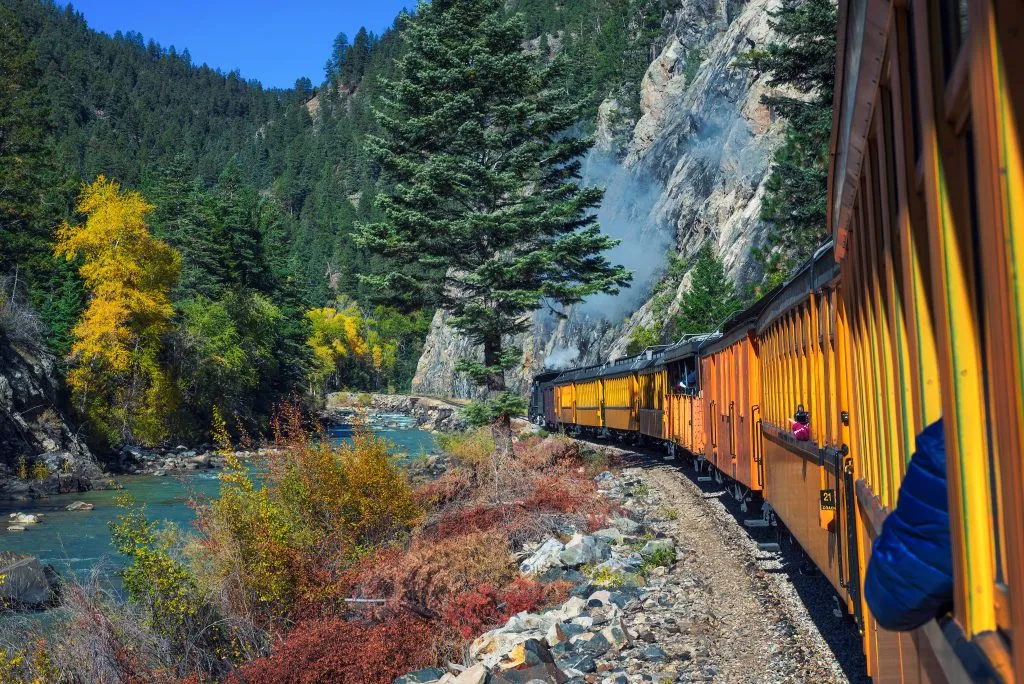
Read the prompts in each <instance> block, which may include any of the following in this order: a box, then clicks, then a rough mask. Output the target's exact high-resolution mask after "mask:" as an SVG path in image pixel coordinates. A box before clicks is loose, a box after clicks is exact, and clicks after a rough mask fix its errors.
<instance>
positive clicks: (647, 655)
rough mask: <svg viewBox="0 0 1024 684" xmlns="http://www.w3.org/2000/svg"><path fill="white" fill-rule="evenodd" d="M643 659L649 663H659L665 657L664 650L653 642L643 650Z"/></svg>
mask: <svg viewBox="0 0 1024 684" xmlns="http://www.w3.org/2000/svg"><path fill="white" fill-rule="evenodd" d="M643 656H644V660H646V661H647V662H650V663H660V662H661V661H663V660H664V659H665V652H664V651H663V650H661V649H660V648H658V647H657V646H654V645H653V644H652V645H650V646H648V647H647V648H645V649H644V650H643Z"/></svg>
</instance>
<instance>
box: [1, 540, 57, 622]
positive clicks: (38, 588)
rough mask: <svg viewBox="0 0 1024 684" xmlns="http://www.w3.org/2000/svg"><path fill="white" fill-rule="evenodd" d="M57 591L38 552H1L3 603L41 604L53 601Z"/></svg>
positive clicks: (30, 606) (36, 606)
mask: <svg viewBox="0 0 1024 684" xmlns="http://www.w3.org/2000/svg"><path fill="white" fill-rule="evenodd" d="M53 599H54V591H53V586H52V584H51V582H50V578H49V576H48V575H47V573H46V570H45V568H44V567H43V564H42V563H41V562H40V561H39V559H38V558H36V557H35V556H15V555H14V554H10V553H8V554H2V555H0V606H5V607H9V608H16V609H24V608H30V609H31V608H39V607H42V606H46V605H48V604H50V603H52V602H53Z"/></svg>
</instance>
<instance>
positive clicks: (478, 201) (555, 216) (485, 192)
mask: <svg viewBox="0 0 1024 684" xmlns="http://www.w3.org/2000/svg"><path fill="white" fill-rule="evenodd" d="M501 9H502V2H501V0H434V1H433V2H431V3H429V4H427V3H421V4H420V6H419V8H418V10H417V16H416V17H415V18H413V19H410V20H409V21H408V22H407V26H406V29H405V31H406V35H405V38H406V41H407V43H406V44H407V52H406V54H405V55H404V57H403V58H402V60H401V62H400V64H399V76H398V77H397V78H396V79H395V80H393V81H391V82H386V83H384V84H382V90H383V91H384V92H385V95H383V98H382V104H381V106H380V108H379V109H378V111H377V121H378V124H379V125H380V128H381V135H380V136H379V137H373V138H371V139H370V141H369V145H370V149H371V152H372V153H373V155H374V157H375V158H376V160H377V162H378V163H379V165H380V168H381V170H382V174H383V177H384V180H385V182H386V183H387V187H388V190H387V191H385V192H383V193H382V194H381V195H380V196H379V199H378V204H379V208H380V210H381V214H382V216H383V218H382V219H381V220H380V221H379V222H377V223H372V224H366V225H361V226H359V228H358V235H359V239H360V241H361V242H362V243H363V244H364V245H366V246H368V247H370V248H372V249H374V250H376V251H378V252H380V253H382V254H384V255H385V256H387V257H389V258H390V259H392V260H393V263H394V264H395V266H394V270H391V271H389V272H386V273H383V274H380V275H374V276H370V277H367V278H366V280H367V281H368V282H369V283H371V284H372V285H374V286H375V287H377V288H378V289H379V290H381V291H385V292H388V293H391V294H393V295H395V296H402V295H413V296H415V297H416V298H417V299H421V300H422V301H426V302H429V303H431V304H435V305H437V306H439V307H441V308H443V309H445V310H446V311H448V312H449V313H450V314H451V318H450V322H451V324H452V325H453V326H454V328H455V329H456V330H457V331H459V332H460V333H461V334H463V335H465V336H467V337H468V338H469V339H470V340H472V341H473V342H474V343H475V344H478V345H480V346H482V347H483V363H479V362H478V361H475V360H464V361H463V362H462V363H461V365H460V368H461V369H462V370H463V371H465V372H467V373H468V374H469V375H470V376H471V377H472V378H473V379H474V381H476V382H477V383H479V384H481V385H483V386H484V387H485V388H486V390H487V395H488V400H487V401H486V402H483V403H480V404H477V405H476V407H475V411H474V412H473V415H474V416H475V417H476V419H477V420H478V421H479V422H487V421H489V422H491V424H492V429H493V432H494V436H495V447H496V455H497V456H499V457H503V456H508V455H510V454H511V449H512V438H511V427H510V420H509V417H510V415H511V414H514V413H516V412H518V411H520V410H521V409H522V402H521V400H520V399H519V398H518V397H516V396H515V395H513V394H511V393H510V392H508V391H507V389H506V384H505V371H506V370H509V369H511V368H513V367H514V366H515V365H516V364H517V363H518V362H519V357H520V352H519V350H517V349H512V348H510V347H509V346H508V344H507V340H508V338H509V336H510V335H514V334H516V333H520V332H523V331H525V330H526V329H527V327H528V325H529V319H530V315H531V313H532V312H533V311H534V310H536V309H538V308H540V307H541V306H544V305H547V306H550V307H552V308H558V307H560V306H565V305H569V304H573V303H575V302H579V301H581V300H583V299H584V298H585V297H587V296H588V295H591V294H593V293H596V292H615V291H617V290H618V288H619V287H620V286H622V285H624V284H626V283H627V282H628V281H629V277H630V276H629V273H628V271H626V270H625V269H623V268H622V267H619V266H614V265H612V264H610V263H609V262H608V260H607V259H606V258H605V257H604V256H603V255H602V253H603V252H604V251H605V250H607V249H609V248H610V247H612V246H613V245H614V244H615V241H614V240H612V239H610V238H608V237H607V236H605V235H603V234H602V233H601V231H600V229H599V227H598V226H597V225H596V223H595V216H594V214H593V210H594V209H595V208H596V207H597V206H598V205H599V204H600V202H601V199H602V196H603V192H602V191H601V190H600V189H597V188H584V187H581V186H580V185H579V179H580V163H579V157H580V156H581V155H582V154H584V153H585V152H586V151H587V150H588V149H589V148H590V145H591V140H590V139H587V138H581V137H579V136H577V135H575V134H574V133H573V132H572V131H571V130H570V129H571V128H572V127H573V125H574V124H576V123H577V122H578V121H579V120H580V119H581V118H582V116H583V114H584V107H585V104H584V103H576V102H568V101H567V98H566V96H565V93H564V92H563V91H559V90H556V89H555V87H554V86H553V84H554V83H555V82H556V71H555V70H556V69H557V68H558V67H557V64H552V65H544V64H542V62H541V60H539V59H537V57H536V56H531V55H528V54H526V53H525V52H524V51H523V49H522V36H523V27H522V24H521V22H520V20H519V18H518V17H506V16H503V15H502V12H501ZM417 265H418V266H421V267H423V268H424V269H425V270H429V269H441V270H442V271H443V272H444V274H445V275H444V276H443V277H440V278H437V279H434V280H422V279H417V278H415V277H413V276H411V275H410V271H409V270H408V267H415V266H417ZM421 272H422V271H421Z"/></svg>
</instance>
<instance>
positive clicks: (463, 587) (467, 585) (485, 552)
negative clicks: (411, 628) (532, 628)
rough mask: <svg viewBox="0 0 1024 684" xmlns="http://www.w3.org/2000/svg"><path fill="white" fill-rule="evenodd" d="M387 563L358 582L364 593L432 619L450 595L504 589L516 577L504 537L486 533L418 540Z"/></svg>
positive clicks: (380, 564)
mask: <svg viewBox="0 0 1024 684" xmlns="http://www.w3.org/2000/svg"><path fill="white" fill-rule="evenodd" d="M389 561H390V562H388V563H380V562H378V563H376V564H375V565H374V567H372V568H370V569H369V571H368V572H367V573H366V575H365V576H364V577H362V578H361V580H362V581H361V586H360V588H361V591H362V593H363V595H364V596H367V597H374V598H385V599H388V600H389V601H390V602H392V603H394V604H397V605H401V606H405V607H409V608H412V609H414V610H416V612H418V613H420V614H422V615H430V616H435V617H436V616H439V615H440V614H441V613H442V611H443V609H444V606H445V605H446V604H447V603H448V601H449V600H451V599H452V598H453V597H455V596H457V595H459V594H461V593H463V592H465V591H468V590H469V589H471V588H473V587H476V586H479V585H481V584H491V585H494V586H503V585H505V584H506V583H508V582H510V581H511V580H512V578H513V577H514V575H515V567H514V565H513V562H512V557H511V555H510V553H509V549H508V544H507V542H506V540H505V537H504V536H502V535H500V534H493V533H487V532H482V533H474V534H468V535H465V536H461V537H454V538H450V539H444V540H440V541H437V540H432V539H417V540H416V541H415V542H414V543H413V544H412V546H411V547H410V548H409V550H408V551H407V552H405V553H404V554H402V555H400V556H398V557H395V558H392V559H389Z"/></svg>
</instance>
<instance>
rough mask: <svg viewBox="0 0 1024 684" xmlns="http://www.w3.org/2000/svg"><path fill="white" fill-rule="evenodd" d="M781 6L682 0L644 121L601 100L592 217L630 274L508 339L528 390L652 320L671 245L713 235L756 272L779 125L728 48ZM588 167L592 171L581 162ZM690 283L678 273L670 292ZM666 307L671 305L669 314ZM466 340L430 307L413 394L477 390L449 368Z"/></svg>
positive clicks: (752, 38)
mask: <svg viewBox="0 0 1024 684" xmlns="http://www.w3.org/2000/svg"><path fill="white" fill-rule="evenodd" d="M776 5H777V0H750V1H749V2H739V1H738V0H687V1H686V2H682V1H681V0H677V2H676V5H675V9H674V10H672V11H671V12H670V13H669V14H668V15H666V17H665V18H664V21H663V26H664V28H665V33H664V36H663V38H662V40H661V41H659V45H658V46H655V47H656V48H660V50H658V51H657V55H658V56H657V57H656V58H655V59H654V61H653V62H652V63H651V65H650V67H649V68H648V70H647V73H646V75H645V76H644V78H643V81H642V83H641V93H640V96H641V97H640V103H641V109H640V113H641V116H640V118H639V120H637V121H636V122H633V123H632V124H630V122H628V121H627V122H623V121H622V116H623V114H622V109H621V107H620V106H619V104H618V103H616V102H613V101H607V102H605V103H604V104H602V105H601V107H600V109H599V112H598V122H597V133H598V135H597V139H598V147H597V148H596V149H595V151H594V152H593V153H592V154H591V159H588V163H587V164H585V176H586V179H585V180H587V182H592V183H594V184H599V185H605V186H606V187H607V188H608V190H607V192H606V196H605V204H604V206H603V207H602V209H601V211H600V212H599V219H600V222H601V225H602V228H603V229H604V230H605V231H606V232H608V233H610V234H612V235H613V236H615V237H618V238H620V239H622V246H621V247H620V248H617V249H616V251H614V252H613V253H612V254H611V255H610V256H611V258H612V259H613V260H616V262H617V263H622V264H624V265H626V266H627V267H629V268H631V269H632V270H633V271H634V286H633V287H632V288H631V290H630V291H629V292H626V293H624V294H623V295H621V296H619V297H617V298H613V297H600V298H596V299H592V300H591V301H590V302H588V303H585V304H584V305H583V306H580V307H577V308H576V309H575V310H574V311H572V312H571V314H570V317H569V319H568V320H558V319H556V318H554V317H552V316H550V315H545V314H537V315H535V316H534V320H533V325H532V329H531V330H530V331H529V332H528V333H526V334H524V335H521V336H519V337H518V338H517V339H515V340H509V342H510V343H512V344H515V345H517V346H519V347H520V348H522V349H523V350H524V354H523V363H522V365H521V367H520V368H518V369H517V370H516V371H514V372H511V373H508V374H507V375H508V376H509V384H510V387H511V389H513V390H516V391H520V392H525V391H526V390H527V389H528V387H529V383H530V379H531V377H532V376H533V375H534V374H535V373H537V372H539V371H540V370H542V369H543V368H545V367H554V368H557V367H570V366H572V365H577V364H585V363H597V362H601V361H605V360H607V359H609V358H615V357H618V356H622V355H624V353H625V348H626V345H627V343H628V340H629V336H630V334H631V333H632V331H633V330H634V329H635V328H636V327H638V326H642V325H644V326H645V325H650V324H652V322H656V321H654V314H653V312H652V310H651V305H650V302H649V301H647V300H648V299H649V298H650V296H651V294H652V292H651V287H652V285H653V283H654V282H655V281H656V279H657V275H658V272H659V270H660V269H661V268H662V267H663V266H664V256H663V255H664V254H665V252H667V251H668V250H669V249H671V250H673V251H675V252H676V253H678V254H681V255H684V256H692V255H694V254H696V253H697V252H698V251H699V250H700V248H701V247H702V246H703V245H704V244H705V243H709V242H710V243H711V244H712V245H713V247H714V249H715V251H716V252H717V254H718V255H719V257H720V258H721V259H722V260H723V262H724V264H725V267H726V269H727V271H728V273H729V275H730V276H732V277H733V278H735V279H736V280H737V281H738V282H739V284H741V285H742V284H745V283H747V282H750V281H753V280H756V279H758V278H759V277H760V273H759V271H758V268H757V265H756V263H755V261H754V259H753V257H752V251H753V249H754V248H756V247H758V246H759V245H761V244H762V242H763V240H764V226H763V224H762V222H761V221H760V219H759V212H760V208H761V197H762V196H763V194H764V189H765V182H766V180H767V178H768V171H769V165H770V160H771V157H772V154H773V153H774V151H775V149H776V148H777V147H778V145H779V144H780V143H781V141H782V132H783V124H782V122H780V121H779V120H778V119H776V118H775V117H774V116H773V115H772V113H771V112H770V111H769V110H768V108H767V107H766V106H765V105H763V104H761V97H762V95H765V94H770V92H771V89H770V88H769V87H768V86H767V84H766V79H765V77H764V76H763V75H761V74H758V73H756V72H753V71H752V70H750V69H748V68H745V67H742V66H738V65H737V58H738V57H739V56H740V55H741V54H742V53H744V52H746V51H748V50H751V49H754V48H757V47H759V46H762V45H764V44H765V43H766V42H769V41H770V40H771V38H772V28H771V25H770V16H769V14H768V11H769V10H770V9H773V8H774V7H775V6H776ZM788 94H791V93H788ZM623 129H625V132H626V135H623V134H622V131H623ZM594 160H598V161H594ZM600 160H607V164H605V163H604V162H600ZM592 161H593V162H594V163H591V162H592ZM607 165H611V166H612V167H613V168H611V169H607V168H603V167H605V166H607ZM594 166H596V167H598V168H599V169H600V172H594V173H590V172H588V169H590V168H591V167H594ZM622 188H626V190H625V191H623V190H622ZM688 286H689V278H688V277H687V278H684V279H683V282H682V284H681V285H680V288H679V291H677V292H676V293H675V296H676V298H678V296H679V295H681V294H682V291H683V290H684V289H685V288H686V287H688ZM674 310H675V304H674V303H673V304H672V305H670V307H669V310H668V313H669V314H671V313H674ZM657 322H662V321H657ZM473 351H474V350H473V349H472V348H471V346H470V345H469V344H467V343H466V342H465V341H464V340H461V339H459V337H458V336H457V335H455V334H454V332H453V331H452V329H451V328H450V327H449V326H448V325H447V317H446V316H445V314H444V313H443V312H438V313H437V314H436V315H435V317H434V320H433V322H432V325H431V329H430V333H429V336H428V338H427V343H426V346H425V347H424V350H423V355H422V356H421V358H420V361H419V365H418V367H417V372H416V376H415V378H414V380H413V391H414V392H416V393H422V394H432V395H437V396H453V397H472V396H473V395H474V393H475V392H476V391H477V390H476V389H475V388H474V387H472V386H471V385H470V384H469V383H467V382H466V381H465V379H463V378H460V377H458V375H457V374H456V373H455V372H454V365H455V363H456V361H457V360H458V359H459V358H460V357H462V356H466V355H469V354H472V353H473Z"/></svg>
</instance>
